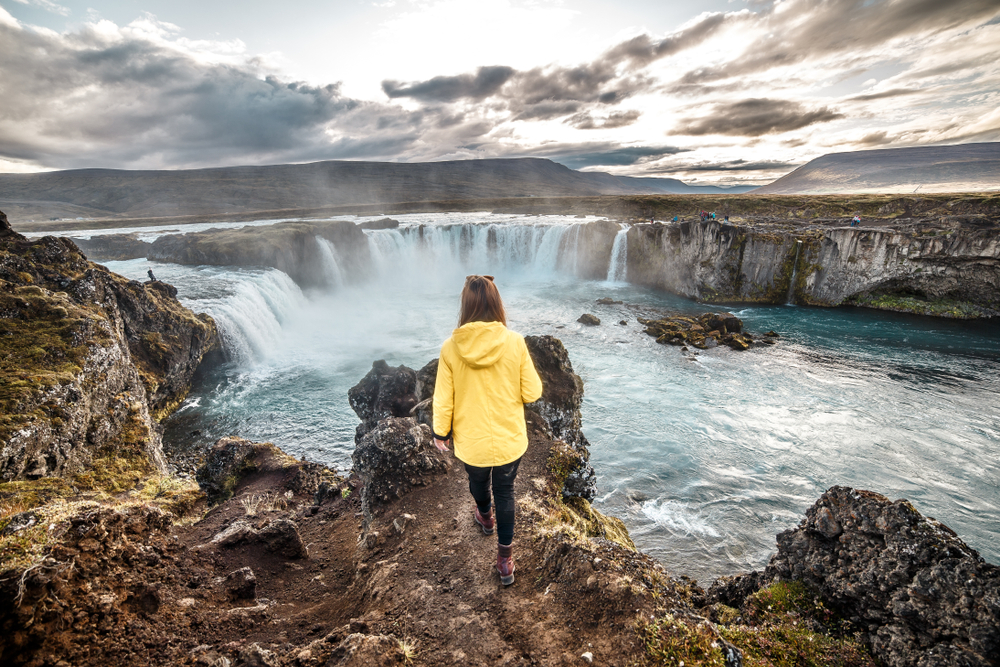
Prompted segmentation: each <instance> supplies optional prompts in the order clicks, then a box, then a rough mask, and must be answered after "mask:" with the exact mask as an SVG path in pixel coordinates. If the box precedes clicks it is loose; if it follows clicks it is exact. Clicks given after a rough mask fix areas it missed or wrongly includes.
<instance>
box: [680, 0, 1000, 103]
mask: <svg viewBox="0 0 1000 667" xmlns="http://www.w3.org/2000/svg"><path fill="white" fill-rule="evenodd" d="M996 14H997V3H996V0H955V1H954V2H947V3H944V2H939V1H938V0H910V1H908V2H907V1H904V0H826V1H825V2H821V3H817V2H813V1H812V0H785V1H784V2H780V3H775V4H774V5H772V6H771V7H770V8H769V9H767V10H764V11H762V12H760V13H759V14H754V15H753V16H754V17H755V18H754V22H755V23H756V27H757V28H759V30H760V36H759V37H757V38H756V39H754V41H753V42H752V43H750V44H749V45H748V46H747V48H745V49H744V50H743V52H742V54H740V57H738V58H734V59H732V60H730V61H728V62H726V63H723V64H720V65H714V66H705V67H699V68H696V69H693V70H691V71H689V72H687V73H686V74H685V75H684V76H682V77H681V78H680V83H684V84H703V83H708V82H713V81H720V80H723V79H729V78H734V77H740V76H745V75H748V74H753V73H758V72H764V71H767V70H770V69H772V68H776V67H788V66H791V65H796V64H799V63H802V62H804V61H807V60H811V59H816V58H818V57H821V56H828V55H831V54H849V53H852V52H853V53H862V52H864V51H865V50H866V49H870V48H873V47H882V46H885V45H886V44H887V43H889V42H891V41H893V40H901V39H904V38H911V37H915V36H917V35H926V34H940V33H943V32H946V31H949V30H954V29H956V28H959V27H962V26H969V27H972V26H974V25H975V24H976V23H978V22H981V21H985V20H987V19H991V18H993V17H995V15H996Z"/></svg>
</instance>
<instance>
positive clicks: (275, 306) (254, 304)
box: [188, 269, 306, 365]
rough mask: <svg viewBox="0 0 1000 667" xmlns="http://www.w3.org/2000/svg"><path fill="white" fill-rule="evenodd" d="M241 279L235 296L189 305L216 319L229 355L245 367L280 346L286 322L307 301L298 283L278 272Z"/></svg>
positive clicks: (267, 272)
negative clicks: (283, 325) (283, 324)
mask: <svg viewBox="0 0 1000 667" xmlns="http://www.w3.org/2000/svg"><path fill="white" fill-rule="evenodd" d="M241 278H242V279H241V280H240V281H239V282H237V283H236V289H235V290H234V291H233V293H231V294H229V295H227V296H224V297H222V298H219V299H211V300H209V299H201V300H198V301H197V302H196V304H188V305H191V306H194V307H196V308H197V309H198V310H201V311H204V312H206V313H208V314H209V315H211V316H212V317H213V318H214V319H215V323H216V325H217V326H218V328H219V335H220V337H221V338H222V346H223V350H224V351H225V353H226V356H227V357H228V358H229V359H230V360H231V361H234V362H236V363H237V364H239V365H245V364H249V363H252V362H254V361H258V360H260V359H262V358H264V357H265V356H267V354H268V353H269V352H270V351H271V350H274V349H275V347H276V346H278V345H279V344H280V339H281V325H282V323H283V322H284V321H285V320H286V319H287V318H288V316H289V315H290V314H291V313H292V312H293V311H295V310H296V309H298V308H301V307H302V305H303V304H305V302H306V298H305V296H304V295H303V294H302V290H300V289H299V286H298V285H296V284H295V281H294V280H292V279H291V278H289V277H288V276H287V275H285V274H284V273H282V272H281V271H278V270H276V269H272V270H269V271H266V272H263V273H260V274H257V275H251V276H247V275H246V274H244V275H243V276H241Z"/></svg>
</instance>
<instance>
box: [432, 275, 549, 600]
mask: <svg viewBox="0 0 1000 667" xmlns="http://www.w3.org/2000/svg"><path fill="white" fill-rule="evenodd" d="M541 395H542V381H541V379H540V378H539V377H538V373H537V372H536V371H535V365H534V364H533V363H532V361H531V355H530V354H528V347H527V345H525V344H524V338H523V337H522V336H521V335H520V334H517V333H514V332H513V331H510V330H508V329H507V313H506V312H505V311H504V307H503V301H502V300H501V299H500V292H499V290H497V287H496V285H495V284H494V283H493V276H469V277H468V278H466V279H465V287H463V288H462V297H461V306H460V310H459V315H458V328H457V329H455V330H454V331H452V333H451V337H450V338H449V339H448V340H446V341H445V342H444V344H443V345H442V346H441V358H440V361H439V362H438V370H437V383H436V385H435V387H434V444H435V446H437V448H438V449H439V450H441V451H448V439H449V437H450V438H451V439H452V441H453V442H454V446H455V456H456V458H458V460H459V461H461V462H462V463H464V464H465V471H466V472H467V473H468V475H469V491H470V492H471V493H472V498H473V500H475V503H476V508H475V510H474V511H473V515H472V518H473V520H474V521H475V522H476V523H477V524H479V526H480V528H482V531H483V533H485V534H486V535H492V534H493V531H494V528H495V529H496V533H497V563H496V569H497V572H499V573H500V581H501V583H503V584H504V585H505V586H509V585H510V584H512V583H514V553H513V550H514V478H515V477H516V476H517V466H518V465H519V464H520V463H521V457H522V456H524V453H525V452H526V451H527V450H528V430H527V427H526V425H525V423H524V404H525V403H531V402H533V401H536V400H538V398H539V397H540V396H541ZM491 479H492V486H493V507H495V508H496V519H495V520H494V517H493V507H490V482H491Z"/></svg>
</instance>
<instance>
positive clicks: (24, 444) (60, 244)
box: [0, 213, 218, 480]
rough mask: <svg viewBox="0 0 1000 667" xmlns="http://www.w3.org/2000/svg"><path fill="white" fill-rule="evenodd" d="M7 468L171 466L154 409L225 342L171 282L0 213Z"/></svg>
mask: <svg viewBox="0 0 1000 667" xmlns="http://www.w3.org/2000/svg"><path fill="white" fill-rule="evenodd" d="M0 313H2V317H0V374H2V376H3V378H2V379H3V382H2V386H3V389H2V390H0V410H2V417H0V443H2V445H0V478H2V479H3V480H14V479H35V478H40V477H51V476H60V475H66V474H68V473H72V472H75V471H80V470H82V469H83V468H85V467H87V466H88V465H89V464H90V463H91V462H92V460H93V459H95V458H109V457H110V459H109V460H115V459H128V458H130V457H132V458H136V459H137V460H141V461H142V462H143V463H144V464H145V465H151V466H152V467H153V468H154V469H162V468H163V467H164V461H163V455H162V450H161V445H160V426H159V424H158V423H157V420H158V419H159V418H161V417H162V416H164V415H165V414H167V413H169V412H170V411H172V410H173V409H174V408H175V407H176V405H177V404H178V403H179V402H180V401H181V400H183V398H184V396H185V395H186V393H187V391H188V388H189V385H190V381H191V378H192V376H193V374H194V371H195V369H196V368H197V366H198V365H199V363H200V362H201V360H202V359H203V358H204V357H205V355H206V354H208V353H210V352H211V351H212V350H213V349H215V348H216V347H217V345H218V334H217V332H216V329H215V324H214V322H213V321H212V320H211V318H209V317H208V316H206V315H195V314H194V313H192V312H191V311H189V310H188V309H187V308H184V307H183V306H181V304H180V303H179V302H178V301H177V299H176V291H175V290H174V289H173V287H171V286H169V285H166V284H163V283H157V282H151V283H145V284H142V283H138V282H135V281H129V280H126V279H125V278H122V277H121V276H118V275H115V274H113V273H111V272H109V271H108V270H107V269H105V268H104V267H102V266H99V265H96V264H93V263H91V262H89V261H87V260H86V258H85V257H84V256H83V255H82V254H81V253H80V252H79V250H78V249H77V248H76V246H75V245H73V243H72V241H69V240H68V239H59V238H55V237H51V236H47V237H44V238H42V239H38V240H35V241H29V240H27V239H25V238H24V237H23V236H21V235H20V234H17V233H15V232H13V231H11V229H10V225H9V224H8V223H7V219H6V216H4V215H3V214H2V213H0Z"/></svg>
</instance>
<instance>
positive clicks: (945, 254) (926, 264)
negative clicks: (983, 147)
mask: <svg viewBox="0 0 1000 667" xmlns="http://www.w3.org/2000/svg"><path fill="white" fill-rule="evenodd" d="M627 252H628V256H627V266H628V273H627V280H628V281H629V282H632V283H635V284H640V285H647V286H650V287H655V288H658V289H662V290H665V291H668V292H672V293H675V294H679V295H681V296H685V297H688V298H692V299H698V300H700V301H705V302H710V303H766V304H777V303H785V302H786V301H787V302H792V303H800V304H809V305H819V306H837V305H842V304H844V303H848V302H850V300H851V299H852V298H855V297H859V296H862V295H878V294H900V295H912V296H915V297H917V298H921V299H930V300H935V299H946V300H952V301H962V302H967V303H970V304H973V305H975V306H977V307H979V308H980V309H982V311H983V312H984V314H991V313H992V312H996V311H1000V233H998V231H997V229H996V227H994V226H992V225H988V224H975V223H963V222H962V221H954V222H953V223H952V224H951V225H949V226H941V225H940V224H936V225H933V226H928V225H922V224H921V222H920V221H903V222H900V223H894V224H892V226H887V225H886V224H885V223H881V224H880V225H879V226H877V227H865V226H857V227H850V226H823V225H810V224H803V225H799V226H794V225H790V224H788V223H782V224H780V225H778V224H740V225H732V224H727V223H724V222H719V221H713V220H706V221H693V222H677V223H667V224H663V223H652V224H648V223H646V224H637V225H634V226H633V227H631V228H630V229H629V231H628V251H627Z"/></svg>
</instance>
